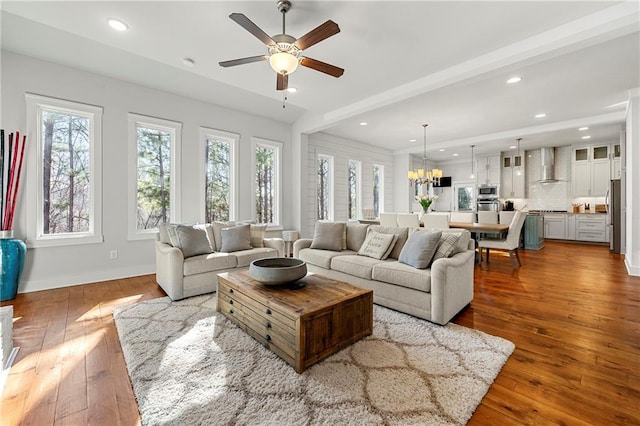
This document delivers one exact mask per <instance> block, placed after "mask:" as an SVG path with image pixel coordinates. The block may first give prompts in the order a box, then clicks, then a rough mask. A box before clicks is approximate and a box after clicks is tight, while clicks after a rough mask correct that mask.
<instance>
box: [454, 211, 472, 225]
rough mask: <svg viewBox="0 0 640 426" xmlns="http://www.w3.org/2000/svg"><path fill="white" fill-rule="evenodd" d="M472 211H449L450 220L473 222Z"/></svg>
mask: <svg viewBox="0 0 640 426" xmlns="http://www.w3.org/2000/svg"><path fill="white" fill-rule="evenodd" d="M473 215H474V213H473V212H451V216H450V220H449V221H450V222H467V223H473V222H474V217H473Z"/></svg>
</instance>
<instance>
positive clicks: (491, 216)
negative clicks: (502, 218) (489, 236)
mask: <svg viewBox="0 0 640 426" xmlns="http://www.w3.org/2000/svg"><path fill="white" fill-rule="evenodd" d="M478 223H498V212H483V211H481V212H478Z"/></svg>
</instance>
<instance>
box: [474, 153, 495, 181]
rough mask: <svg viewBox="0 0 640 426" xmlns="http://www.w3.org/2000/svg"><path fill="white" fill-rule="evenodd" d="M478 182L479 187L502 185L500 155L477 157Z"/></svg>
mask: <svg viewBox="0 0 640 426" xmlns="http://www.w3.org/2000/svg"><path fill="white" fill-rule="evenodd" d="M476 182H477V183H478V185H484V184H489V185H500V155H489V156H486V157H476Z"/></svg>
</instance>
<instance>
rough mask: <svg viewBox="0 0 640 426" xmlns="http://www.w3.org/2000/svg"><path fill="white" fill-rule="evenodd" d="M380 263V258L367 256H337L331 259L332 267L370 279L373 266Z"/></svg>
mask: <svg viewBox="0 0 640 426" xmlns="http://www.w3.org/2000/svg"><path fill="white" fill-rule="evenodd" d="M378 263H380V260H379V259H374V258H372V257H366V256H353V255H351V256H336V257H334V258H333V259H331V269H332V270H334V271H340V272H344V273H345V274H349V275H353V276H355V277H360V278H364V279H365V280H370V279H371V276H372V273H373V267H374V266H375V265H377V264H378Z"/></svg>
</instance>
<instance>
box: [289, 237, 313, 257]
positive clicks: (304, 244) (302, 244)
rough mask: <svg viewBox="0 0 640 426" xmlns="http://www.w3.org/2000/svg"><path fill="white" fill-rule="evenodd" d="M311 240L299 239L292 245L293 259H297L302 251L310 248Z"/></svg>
mask: <svg viewBox="0 0 640 426" xmlns="http://www.w3.org/2000/svg"><path fill="white" fill-rule="evenodd" d="M312 242H313V240H312V239H311V238H300V239H299V240H296V241H295V242H294V243H293V257H295V258H297V257H298V253H299V252H300V250H302V249H306V248H309V247H311V243H312Z"/></svg>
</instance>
